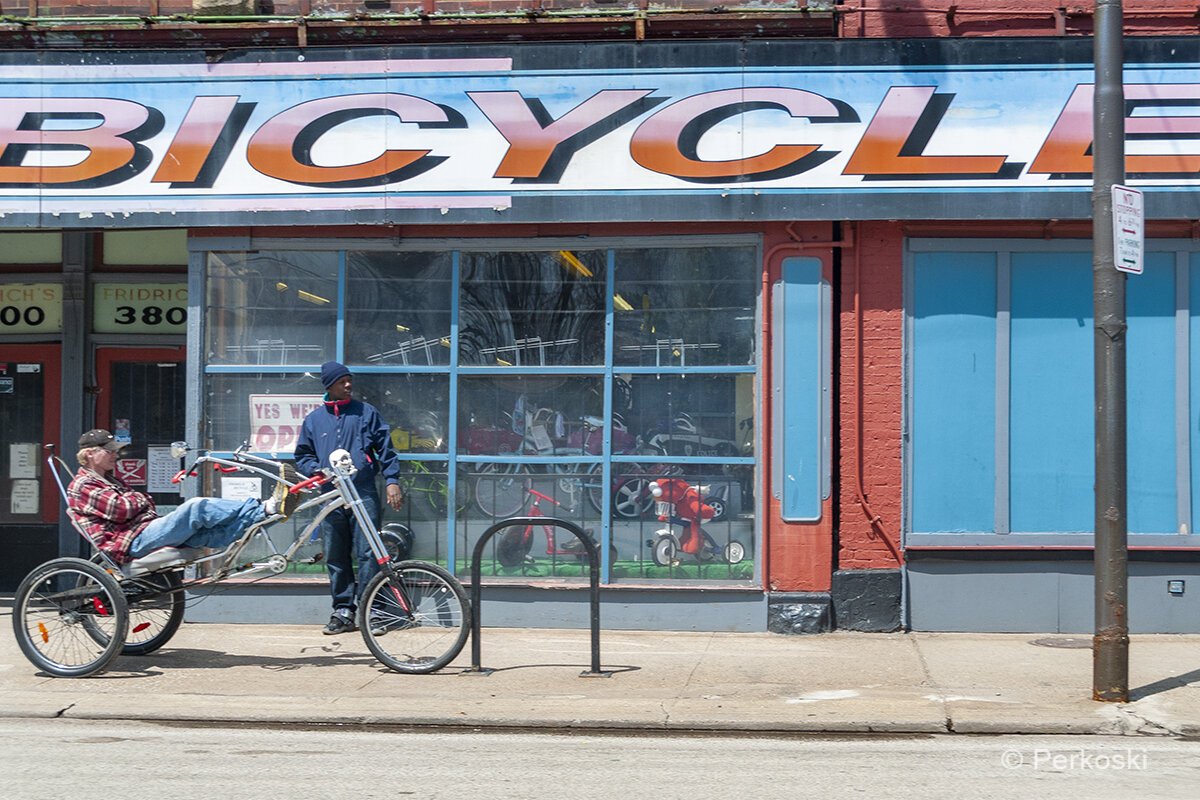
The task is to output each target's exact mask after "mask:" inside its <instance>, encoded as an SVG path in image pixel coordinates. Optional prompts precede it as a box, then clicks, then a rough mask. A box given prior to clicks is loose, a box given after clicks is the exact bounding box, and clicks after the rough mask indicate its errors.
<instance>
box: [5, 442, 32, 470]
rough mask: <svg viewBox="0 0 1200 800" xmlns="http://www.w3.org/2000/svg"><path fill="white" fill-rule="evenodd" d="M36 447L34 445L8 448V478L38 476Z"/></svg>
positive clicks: (23, 444)
mask: <svg viewBox="0 0 1200 800" xmlns="http://www.w3.org/2000/svg"><path fill="white" fill-rule="evenodd" d="M37 454H38V446H37V445H36V444H25V443H20V444H10V445H9V446H8V477H10V478H36V477H37V475H38V470H37V468H38V460H37Z"/></svg>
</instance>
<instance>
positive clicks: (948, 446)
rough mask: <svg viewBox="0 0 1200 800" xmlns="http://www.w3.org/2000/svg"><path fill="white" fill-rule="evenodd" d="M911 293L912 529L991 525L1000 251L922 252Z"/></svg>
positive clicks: (968, 529) (949, 530) (990, 527)
mask: <svg viewBox="0 0 1200 800" xmlns="http://www.w3.org/2000/svg"><path fill="white" fill-rule="evenodd" d="M912 292H913V297H912V304H911V309H912V317H913V318H912V341H913V357H912V373H911V380H912V393H911V403H912V408H911V415H910V420H911V426H912V441H913V446H912V495H911V496H912V530H914V531H916V532H921V533H958V532H964V533H965V532H980V531H991V530H993V529H994V525H995V495H996V452H995V421H996V256H995V254H994V253H920V254H917V256H916V259H915V262H914V273H913V286H912Z"/></svg>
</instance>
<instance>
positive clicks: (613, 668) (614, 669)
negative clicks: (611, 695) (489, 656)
mask: <svg viewBox="0 0 1200 800" xmlns="http://www.w3.org/2000/svg"><path fill="white" fill-rule="evenodd" d="M549 667H553V668H567V669H579V670H583V671H587V670H590V669H591V668H592V665H591V664H513V665H512V666H509V667H488V666H484V667H482V669H483V670H484V671H483V672H482V673H475V672H471V670H470V669H469V668H468V669H464V670H462V673H463V674H464V675H476V674H482V675H488V674H490V673H493V672H513V671H515V670H519V669H543V668H549ZM600 669H601V671H602V672H605V673H608V674H612V675H616V674H617V673H619V672H637V671H638V670H640V669H641V667H635V666H632V665H630V664H615V665H614V664H601V665H600Z"/></svg>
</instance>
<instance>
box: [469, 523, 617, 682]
mask: <svg viewBox="0 0 1200 800" xmlns="http://www.w3.org/2000/svg"><path fill="white" fill-rule="evenodd" d="M526 525H532V526H535V527H540V526H544V525H551V526H553V527H555V528H563V529H565V530H568V531H570V532H571V533H572V534H574V536H575V538H576V539H578V540H579V542H580V543H581V544H582V545H583V549H584V550H585V551H586V552H587V557H588V566H589V567H590V572H591V586H590V587H589V594H590V595H591V603H590V604H591V622H592V668H591V669H590V670H588V671H587V672H583V673H580V677H583V678H607V677H609V676H611V675H612V673H611V672H604V671H602V670H601V669H600V548H599V546H598V545H597V544H596V543H595V542H593V541H592V539H591V537H589V536H588V535H587V534H586V533H584V531H583V528H581V527H579V526H578V525H576V524H575V523H573V522H568V521H567V520H565V519H559V518H558V517H509V518H507V519H502V520H500V521H499V522H497V523H496V524H494V525H492V526H491V527H490V528H488V529H487V530H486V531H484V532H483V535H482V536H480V537H479V541H477V542H475V549H474V551H473V552H472V554H471V612H472V613H471V669H470V670H468V673H474V674H480V675H486V674H488V673H490V672H491V670H485V669H483V667H481V666H480V650H481V646H480V642H479V629H480V627H481V626H480V622H479V617H480V613H479V607H480V605H481V604H482V602H483V586H482V578H483V565H482V556H483V548H484V547H486V546H487V543H488V542H489V541H490V540H491V538H492V537H493V536H495V535H496V534H497V533H499V532H500V531H502V530H504V529H505V528H515V527H518V526H520V527H524V526H526Z"/></svg>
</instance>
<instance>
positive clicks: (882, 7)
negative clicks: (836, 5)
mask: <svg viewBox="0 0 1200 800" xmlns="http://www.w3.org/2000/svg"><path fill="white" fill-rule="evenodd" d="M1123 6H1124V17H1125V32H1126V33H1127V34H1129V35H1133V36H1139V35H1140V36H1153V35H1158V36H1162V35H1169V34H1179V35H1186V34H1194V33H1196V32H1197V31H1198V30H1200V18H1197V16H1196V6H1195V4H1194V3H1193V4H1192V5H1190V6H1189V5H1187V4H1186V3H1184V2H1181V0H1125V2H1124V4H1123ZM951 8H953V9H954V13H953V14H951V13H950V12H949V9H951ZM1095 8H1096V4H1095V2H1094V0H1086V1H1085V2H1077V3H1066V2H1063V0H938V2H932V1H931V0H848V1H847V2H846V3H845V4H844V5H843V6H842V7H841V9H842V14H843V17H842V32H841V35H842V36H844V37H847V38H852V39H853V38H859V37H885V38H893V39H908V38H923V37H930V36H938V37H941V36H1055V35H1068V36H1070V35H1075V36H1078V35H1081V34H1086V35H1090V34H1091V32H1092V26H1093V19H1094V11H1095ZM1060 9H1062V11H1060Z"/></svg>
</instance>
